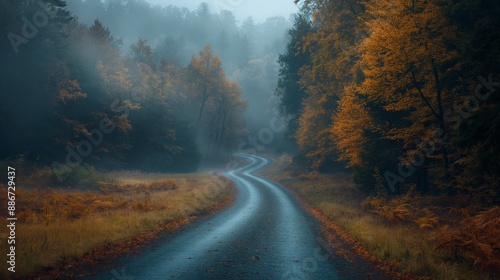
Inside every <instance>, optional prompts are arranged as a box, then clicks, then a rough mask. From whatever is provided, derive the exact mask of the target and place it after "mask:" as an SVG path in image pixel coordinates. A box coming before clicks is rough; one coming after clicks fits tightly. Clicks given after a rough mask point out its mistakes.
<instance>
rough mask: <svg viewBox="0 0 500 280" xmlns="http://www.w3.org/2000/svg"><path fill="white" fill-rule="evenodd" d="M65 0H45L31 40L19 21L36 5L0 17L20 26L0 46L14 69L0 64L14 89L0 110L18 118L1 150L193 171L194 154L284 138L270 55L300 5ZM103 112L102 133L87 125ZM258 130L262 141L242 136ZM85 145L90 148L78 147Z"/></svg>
mask: <svg viewBox="0 0 500 280" xmlns="http://www.w3.org/2000/svg"><path fill="white" fill-rule="evenodd" d="M62 3H64V4H65V5H64V7H57V8H56V5H55V4H54V3H51V2H50V1H48V2H47V3H46V4H45V5H47V6H46V7H48V8H51V9H52V11H57V13H56V12H50V10H47V12H46V13H47V21H46V22H42V24H39V25H40V26H41V27H40V29H39V30H38V28H37V29H36V32H35V33H34V35H30V34H28V35H29V36H25V37H26V38H28V37H30V38H29V39H30V40H23V38H24V37H22V36H24V33H26V32H27V31H34V30H35V29H33V28H31V27H30V26H35V25H30V24H31V22H23V21H20V22H19V19H23V18H29V19H28V20H32V18H33V15H40V7H42V6H40V5H36V3H35V4H33V3H31V2H30V1H20V2H17V3H15V4H12V5H11V6H12V7H11V8H9V9H11V11H13V13H10V14H9V16H8V17H7V16H5V17H4V18H5V24H4V25H3V29H4V30H3V31H4V33H5V34H11V35H12V34H14V33H16V32H17V33H19V34H21V35H22V36H21V35H19V36H18V37H15V36H14V35H12V36H14V37H12V36H11V37H9V40H10V41H4V43H7V44H4V45H2V48H3V51H2V55H3V56H4V57H5V60H4V61H6V62H7V64H6V65H9V64H10V65H18V67H19V68H20V69H17V70H19V71H14V72H12V71H11V70H12V69H10V68H9V67H3V69H2V70H3V72H4V76H3V77H4V78H5V82H4V83H3V85H4V87H5V88H6V89H7V90H6V91H5V92H7V93H9V92H10V93H11V94H13V93H14V92H15V93H16V94H19V95H18V97H17V98H16V102H15V104H14V105H13V106H11V107H5V108H4V110H5V111H9V112H10V113H11V115H10V117H9V118H12V120H15V122H16V123H20V124H22V126H20V127H19V128H18V131H16V132H15V133H12V134H10V135H8V136H7V137H5V138H4V139H3V140H2V141H3V143H4V144H5V146H6V147H10V149H9V150H4V151H2V156H3V157H8V156H16V155H19V154H23V153H25V152H27V153H28V154H29V156H28V157H30V159H41V161H42V162H44V163H46V164H51V163H52V164H56V165H57V166H63V164H64V163H65V161H66V163H71V161H73V162H74V161H76V162H78V163H79V164H80V163H89V164H92V165H94V166H101V167H110V168H114V167H130V168H141V169H151V168H152V167H154V166H159V167H155V168H152V169H155V170H156V169H158V171H165V169H168V167H169V166H170V167H172V168H173V167H175V168H176V170H177V169H179V168H178V167H180V166H184V167H185V168H181V169H185V170H191V171H192V170H195V169H196V163H198V162H200V159H201V161H203V159H210V161H213V159H214V158H216V159H217V160H223V161H226V160H227V158H228V157H230V156H231V155H232V154H233V153H234V152H235V151H238V150H240V151H241V150H245V151H251V150H252V149H255V147H256V146H257V147H258V149H259V150H262V149H263V147H264V146H265V147H266V148H269V149H271V150H272V149H275V148H276V147H281V144H280V143H281V141H282V140H283V135H282V134H283V130H282V129H274V131H272V133H269V131H270V130H269V129H270V126H273V128H276V127H277V126H279V125H280V124H281V123H282V122H279V121H278V120H277V118H278V117H279V114H278V113H277V107H278V99H277V98H276V96H275V90H276V86H277V81H278V73H279V65H278V62H277V60H278V57H279V55H280V54H281V53H283V52H284V50H285V46H286V44H287V41H288V37H287V36H288V35H287V31H288V30H289V28H290V27H291V25H292V19H293V16H292V14H291V13H293V12H294V11H295V10H297V8H295V7H294V5H293V1H275V2H273V4H269V3H264V2H263V1H225V0H220V1H209V2H208V3H207V2H202V1H189V2H187V1H186V2H184V1H182V2H180V1H149V2H148V1H144V0H128V1H125V0H105V1H100V0H86V1H84V0H72V1H63V2H62ZM188 3H189V4H188ZM264 6H265V8H263V7H264ZM48 8H47V9H48ZM5 11H8V9H7V10H5ZM37 13H38V14H37ZM25 15H31V16H28V17H26V16H25ZM49 16H50V17H49ZM23 20H24V19H23ZM32 21H33V22H37V19H35V18H33V20H32ZM23 23H24V24H25V26H23ZM35 27H36V26H35ZM32 29H33V30H32ZM9 32H10V33H9ZM23 32H24V33H23ZM17 33H16V34H17ZM16 36H17V35H16ZM9 43H10V44H9ZM34 57H38V59H33V58H34ZM26 61H31V62H30V63H25V62H26ZM15 73H33V75H32V77H33V81H32V82H31V83H29V84H24V83H22V82H21V80H22V77H21V76H19V75H17V74H15ZM35 73H36V75H35ZM16 81H18V82H16ZM11 83H12V85H11ZM41 96H43V101H41V102H38V103H30V101H32V100H35V99H34V98H40V97H41ZM3 97H4V98H5V99H4V100H5V101H6V102H5V104H7V101H9V100H12V97H9V95H4V96H3ZM21 108H22V110H23V111H26V112H29V114H22V113H20V112H21V111H20V109H21ZM33 115H36V117H33ZM26 116H30V117H29V118H27V117H26ZM33 118H36V119H37V122H36V123H33V122H32V119H33ZM101 120H103V121H104V120H109V123H110V124H111V126H112V127H113V128H114V129H115V132H113V133H110V135H109V136H106V135H105V133H104V135H103V136H104V137H103V138H105V139H103V140H102V141H101V139H100V138H102V137H100V134H103V133H102V131H100V132H99V131H98V132H99V133H95V134H93V133H92V131H95V129H96V127H97V128H99V125H100V123H101V122H100V121H101ZM8 122H9V121H8V120H6V121H5V123H8ZM271 123H272V124H271ZM9 129H10V130H11V131H12V128H11V126H5V131H7V130H9ZM262 131H265V132H267V134H262ZM42 135H43V136H42ZM259 135H260V136H261V137H260V138H261V139H260V142H259V143H257V144H255V140H249V139H255V138H256V137H258V136H259ZM97 136H99V137H97ZM92 137H94V138H92ZM89 139H90V140H89ZM96 139H97V140H100V141H91V140H96ZM82 141H83V142H82ZM89 141H90V142H89ZM94 142H98V143H97V144H95V145H94V146H92V145H90V144H94ZM101 142H102V143H101ZM252 142H253V144H252ZM82 143H84V144H87V143H90V144H89V145H88V147H90V148H91V149H90V152H88V155H87V152H82V153H79V152H78V149H79V148H80V150H82V151H83V150H84V149H82V148H81V144H82ZM186 159H190V160H186ZM179 162H180V163H179ZM167 171H168V170H167Z"/></svg>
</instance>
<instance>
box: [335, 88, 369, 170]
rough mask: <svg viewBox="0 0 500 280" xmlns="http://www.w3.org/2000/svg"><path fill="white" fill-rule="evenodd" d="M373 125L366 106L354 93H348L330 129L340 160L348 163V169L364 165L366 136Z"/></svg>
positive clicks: (340, 102) (343, 98)
mask: <svg viewBox="0 0 500 280" xmlns="http://www.w3.org/2000/svg"><path fill="white" fill-rule="evenodd" d="M371 124H372V120H371V117H370V114H369V112H368V110H367V108H366V107H365V104H364V103H363V102H362V101H361V100H359V98H357V97H356V94H355V93H354V92H352V91H346V93H345V94H344V96H342V98H341V99H340V101H339V108H338V109H337V112H336V114H335V116H334V117H333V125H332V126H331V127H330V133H331V137H332V139H333V140H334V141H335V144H336V147H337V149H338V150H339V151H340V156H339V159H340V160H345V161H347V166H348V167H353V166H356V165H360V164H362V159H361V155H362V152H363V145H364V144H365V143H366V141H368V139H367V138H366V137H365V136H364V132H365V130H368V129H369V128H370V126H371Z"/></svg>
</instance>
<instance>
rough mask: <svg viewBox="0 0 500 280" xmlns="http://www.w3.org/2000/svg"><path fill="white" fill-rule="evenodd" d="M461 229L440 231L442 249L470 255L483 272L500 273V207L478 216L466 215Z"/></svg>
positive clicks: (438, 235)
mask: <svg viewBox="0 0 500 280" xmlns="http://www.w3.org/2000/svg"><path fill="white" fill-rule="evenodd" d="M464 214H465V218H464V219H463V220H462V221H461V222H460V224H459V225H458V227H455V228H454V227H450V226H449V225H445V226H443V227H441V228H439V229H438V230H436V242H437V245H438V247H440V248H448V249H451V250H453V251H466V252H469V253H471V254H472V256H473V258H474V264H475V265H478V266H481V267H483V268H493V269H497V270H499V269H500V207H498V206H496V207H493V208H491V209H489V210H487V211H483V212H481V213H479V214H478V215H476V216H470V215H469V214H468V213H467V212H464Z"/></svg>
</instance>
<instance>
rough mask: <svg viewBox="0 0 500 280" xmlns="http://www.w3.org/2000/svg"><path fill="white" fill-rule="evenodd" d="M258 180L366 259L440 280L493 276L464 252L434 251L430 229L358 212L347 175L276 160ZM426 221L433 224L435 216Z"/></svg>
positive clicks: (359, 203)
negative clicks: (285, 192) (320, 220)
mask: <svg viewBox="0 0 500 280" xmlns="http://www.w3.org/2000/svg"><path fill="white" fill-rule="evenodd" d="M262 175H263V176H266V177H268V178H270V179H273V180H275V181H278V182H280V183H281V184H283V185H285V186H287V187H289V188H291V189H292V190H293V191H294V192H295V193H297V194H298V195H299V196H301V197H302V198H303V199H304V200H305V201H306V202H307V203H309V204H311V205H312V206H313V207H314V208H316V209H318V210H319V211H320V212H321V213H322V214H323V215H324V216H326V217H327V218H328V219H329V220H330V221H332V222H333V223H334V224H335V225H338V226H340V228H341V229H342V230H344V231H346V232H347V234H348V235H349V236H351V237H354V239H355V240H356V242H358V243H360V244H361V245H362V246H363V247H364V249H366V250H367V251H368V252H369V253H370V254H371V255H375V256H376V257H377V258H378V259H380V260H382V261H384V262H388V263H392V264H394V265H396V266H397V267H398V268H399V270H401V271H403V272H406V273H410V274H412V275H417V276H420V277H422V278H431V279H443V280H444V279H464V280H465V279H484V280H488V279H494V278H495V277H494V274H493V273H488V272H485V271H483V270H481V269H479V268H478V267H477V266H474V260H473V258H472V256H470V255H469V254H468V253H467V252H457V251H452V250H448V249H441V248H438V246H437V245H436V241H435V240H436V239H435V238H436V230H435V229H431V228H430V226H429V227H426V226H424V227H419V226H418V224H416V223H412V222H403V221H400V220H398V219H396V220H395V221H393V222H389V221H388V220H387V219H385V218H384V217H382V216H380V215H377V214H374V213H373V211H369V210H367V209H366V208H365V209H364V207H363V206H362V205H364V204H366V202H365V203H363V201H362V200H361V197H362V196H361V194H360V193H359V191H358V190H357V189H356V187H355V184H354V183H353V181H352V179H351V178H350V176H349V175H347V174H336V175H330V174H319V173H306V172H303V171H301V170H298V169H297V168H289V166H288V165H286V164H283V163H282V162H280V161H279V160H278V161H277V162H276V161H275V163H273V165H272V166H271V167H270V168H268V169H266V170H265V171H263V172H262ZM426 211H427V210H426ZM403 214H404V213H403ZM402 217H403V218H405V217H406V216H402ZM432 219H433V221H434V220H438V219H437V217H433V218H432ZM446 219H449V217H444V216H443V217H441V216H440V217H439V221H440V222H441V223H443V222H446ZM421 221H422V220H419V222H421ZM429 223H431V222H429ZM433 226H434V225H433ZM433 228H434V227H433Z"/></svg>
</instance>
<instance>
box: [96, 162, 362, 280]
mask: <svg viewBox="0 0 500 280" xmlns="http://www.w3.org/2000/svg"><path fill="white" fill-rule="evenodd" d="M238 156H241V157H244V158H246V159H248V161H249V163H248V164H247V165H246V166H244V167H242V168H239V169H236V170H231V171H228V172H226V174H225V176H227V177H228V178H230V179H231V180H233V181H234V182H235V183H236V186H237V189H238V195H237V197H236V200H235V203H234V205H232V206H231V207H230V208H228V209H226V210H225V211H223V212H221V213H219V214H217V215H215V216H213V217H209V218H202V219H200V220H198V221H196V222H194V223H192V224H190V225H189V226H187V227H185V228H184V229H181V230H179V231H178V232H176V233H175V234H173V235H171V236H168V237H165V238H163V239H161V240H159V241H157V242H155V243H154V244H151V245H150V246H148V247H146V248H144V249H143V250H142V252H141V254H139V255H126V256H123V257H121V258H120V259H119V260H117V261H116V262H115V263H114V264H113V267H114V269H110V270H107V271H101V272H99V273H97V274H95V275H93V276H92V277H87V278H91V279H106V280H110V279H116V280H121V279H128V280H131V279H195V280H197V279H356V278H358V279H359V276H360V275H356V272H355V271H352V270H350V269H349V267H348V263H347V262H345V261H344V260H342V259H341V258H336V257H334V258H332V253H333V254H334V252H332V251H329V252H327V251H326V250H325V249H324V248H326V246H324V243H323V242H322V239H321V238H320V237H318V236H319V235H320V233H321V231H320V228H319V225H318V222H317V221H316V220H315V219H314V218H313V217H312V216H311V215H310V214H308V213H307V212H305V211H304V210H302V209H301V207H300V206H299V204H298V203H297V201H296V200H295V198H294V197H293V196H292V195H291V194H290V193H289V192H288V190H286V189H285V188H284V187H282V186H281V185H279V184H277V183H275V182H272V181H270V180H267V179H264V178H261V177H259V176H257V175H255V174H254V173H255V172H256V171H257V170H259V169H261V168H263V167H265V166H266V165H267V164H269V160H268V159H265V158H263V157H259V156H253V155H243V154H240V155H238ZM322 246H323V247H322ZM328 250H330V249H328Z"/></svg>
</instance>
